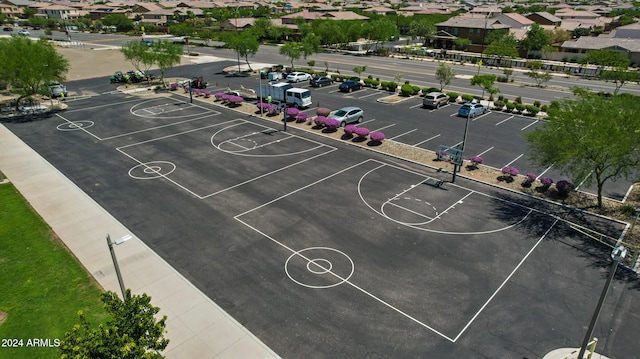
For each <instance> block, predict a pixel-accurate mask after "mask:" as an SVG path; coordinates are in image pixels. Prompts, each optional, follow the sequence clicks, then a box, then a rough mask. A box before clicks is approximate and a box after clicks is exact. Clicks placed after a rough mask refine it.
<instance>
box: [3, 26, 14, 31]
mask: <svg viewBox="0 0 640 359" xmlns="http://www.w3.org/2000/svg"><path fill="white" fill-rule="evenodd" d="M2 30H4V31H13V28H12V27H8V26H7V27H5V28H3V29H2Z"/></svg>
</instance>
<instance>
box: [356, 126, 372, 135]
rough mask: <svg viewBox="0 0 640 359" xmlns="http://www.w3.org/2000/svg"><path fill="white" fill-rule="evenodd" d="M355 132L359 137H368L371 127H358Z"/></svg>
mask: <svg viewBox="0 0 640 359" xmlns="http://www.w3.org/2000/svg"><path fill="white" fill-rule="evenodd" d="M355 133H356V135H357V136H358V137H367V135H369V129H368V128H364V127H358V128H356V132H355Z"/></svg>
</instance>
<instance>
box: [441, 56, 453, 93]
mask: <svg viewBox="0 0 640 359" xmlns="http://www.w3.org/2000/svg"><path fill="white" fill-rule="evenodd" d="M455 75H456V72H455V70H453V68H452V67H451V66H449V65H447V64H446V63H444V62H441V63H440V65H438V68H437V69H436V80H438V82H440V91H442V89H443V88H445V86H449V85H450V84H451V80H453V77H454V76H455Z"/></svg>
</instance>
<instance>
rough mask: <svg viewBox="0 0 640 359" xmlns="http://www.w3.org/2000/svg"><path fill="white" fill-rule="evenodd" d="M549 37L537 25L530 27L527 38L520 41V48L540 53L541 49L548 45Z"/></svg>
mask: <svg viewBox="0 0 640 359" xmlns="http://www.w3.org/2000/svg"><path fill="white" fill-rule="evenodd" d="M550 39H551V37H550V36H549V34H548V33H547V32H546V31H545V30H544V29H543V28H542V26H540V25H538V24H533V25H531V28H530V29H529V31H527V36H526V37H525V38H524V39H523V40H522V41H520V48H522V49H524V50H527V51H540V50H542V48H543V47H545V46H547V45H549V41H550Z"/></svg>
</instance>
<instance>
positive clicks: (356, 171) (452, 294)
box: [7, 95, 638, 358]
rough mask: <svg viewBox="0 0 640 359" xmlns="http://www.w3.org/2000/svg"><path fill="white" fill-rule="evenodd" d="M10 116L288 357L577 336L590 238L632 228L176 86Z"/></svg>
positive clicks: (557, 343)
mask: <svg viewBox="0 0 640 359" xmlns="http://www.w3.org/2000/svg"><path fill="white" fill-rule="evenodd" d="M7 127H9V128H10V129H11V130H12V131H14V132H15V133H16V134H18V135H19V136H20V137H21V138H23V139H24V140H25V142H27V143H28V144H30V145H31V146H32V147H33V148H34V149H35V150H36V151H38V152H39V153H41V154H42V155H43V156H44V157H45V158H46V159H47V160H49V161H50V162H51V163H52V164H53V165H54V166H56V167H57V168H59V169H60V170H61V171H62V172H63V173H65V174H66V175H67V176H68V177H69V178H70V179H71V180H73V181H74V182H75V183H76V184H78V185H79V186H80V187H81V188H83V189H84V190H85V191H86V192H87V193H88V194H89V195H91V196H92V197H93V198H94V199H96V200H97V201H98V203H101V204H102V205H103V206H104V207H105V209H106V210H107V211H109V212H110V213H112V214H113V215H114V216H115V217H116V218H118V219H119V220H120V221H122V223H123V224H125V226H127V227H128V228H130V229H131V230H132V232H134V233H135V234H136V235H137V236H138V237H139V238H141V239H142V240H143V241H145V242H146V243H147V244H148V245H149V246H150V247H151V248H153V249H154V250H156V252H158V253H159V254H160V255H161V256H163V258H165V259H166V260H167V261H168V262H169V263H170V264H172V265H173V266H174V267H175V268H176V269H177V270H178V271H180V272H181V273H183V274H184V275H185V276H186V277H187V278H189V279H190V280H191V281H192V282H193V283H194V284H195V285H196V286H197V287H199V288H200V289H201V290H202V291H203V292H204V293H205V294H207V295H208V296H209V297H211V298H212V299H213V300H214V301H216V302H217V303H218V304H219V305H221V306H222V307H223V308H224V309H225V310H227V311H228V312H229V313H230V314H231V315H232V316H233V317H234V318H236V319H237V320H239V321H240V322H241V323H243V324H244V325H245V326H247V328H248V329H249V330H251V331H252V332H253V333H254V334H256V335H257V336H258V337H259V338H260V339H261V340H263V341H264V342H265V344H267V345H268V346H270V347H271V348H272V349H273V350H275V351H276V352H277V353H278V354H280V355H282V356H283V357H291V358H298V357H381V358H384V357H419V356H420V357H438V358H449V357H451V358H453V357H460V355H463V356H464V357H469V358H476V357H477V358H489V357H490V358H495V357H514V358H516V357H524V356H530V357H538V356H539V357H541V356H542V355H544V354H545V353H546V352H548V351H550V350H553V349H555V348H557V347H562V346H566V343H567V341H570V342H571V343H573V342H576V343H577V344H576V345H578V344H579V342H580V341H581V340H582V336H583V335H584V330H585V329H586V328H585V327H586V324H587V322H588V318H589V315H590V314H591V311H592V310H593V306H594V305H595V302H596V301H597V297H598V294H599V292H598V291H594V290H593V288H594V287H598V288H600V287H599V286H600V285H601V281H603V280H604V277H603V276H602V270H603V269H606V268H607V266H608V262H606V261H603V262H600V261H599V258H602V257H603V256H604V258H606V256H607V251H608V249H606V248H604V249H603V248H599V247H597V246H594V244H593V242H592V241H590V240H589V238H590V237H591V236H606V237H608V238H610V239H614V240H615V239H616V238H618V237H619V236H620V233H621V232H622V230H623V229H624V225H622V224H620V223H616V222H611V221H608V220H606V219H602V218H598V217H595V216H591V215H589V214H586V213H578V212H572V211H569V210H567V209H562V208H560V207H559V206H555V205H553V204H550V203H545V202H541V201H538V200H536V199H532V198H527V197H523V196H519V195H516V194H513V193H509V192H506V191H501V190H498V189H495V188H493V187H490V186H485V185H482V184H478V183H475V182H471V181H466V180H464V179H462V178H460V179H459V180H458V181H457V184H451V183H448V182H447V183H444V184H441V185H439V184H438V182H439V181H440V180H446V181H448V180H450V174H444V173H437V172H436V171H435V170H433V169H429V168H425V167H421V166H415V165H412V164H409V163H406V162H404V161H400V160H395V159H392V158H389V157H386V156H383V155H380V154H377V153H374V152H371V151H366V150H362V149H357V148H353V147H351V146H349V145H346V144H344V143H342V142H340V141H334V140H330V139H326V138H323V137H320V136H316V135H311V134H305V133H303V132H300V131H297V130H295V129H290V130H289V131H287V132H283V131H281V126H279V124H278V123H275V122H271V121H268V120H262V119H257V118H254V117H251V116H247V115H246V114H240V113H238V112H234V111H230V110H228V109H225V108H220V107H217V106H215V105H213V104H210V103H202V102H199V101H197V100H194V103H193V104H190V103H188V98H186V100H185V97H183V96H175V95H170V96H166V97H159V98H136V97H133V96H129V95H107V96H102V97H99V99H98V98H96V101H92V100H91V99H85V100H78V101H74V102H72V103H71V107H70V109H69V110H68V111H65V112H62V113H60V114H59V116H56V117H52V118H50V119H47V120H43V121H35V122H30V123H22V124H7ZM594 248H595V249H594ZM556 256H558V257H557V258H556ZM551 257H552V258H553V259H549V258H551ZM594 278H597V280H594ZM625 285H626V284H625V282H624V281H622V280H617V281H616V286H617V287H616V288H614V289H613V290H612V292H611V296H612V297H614V298H617V300H616V302H615V305H609V306H605V309H604V312H603V315H602V318H603V320H604V321H605V322H607V324H608V326H606V327H604V326H603V328H599V331H598V332H597V333H596V334H597V335H599V337H602V338H606V337H607V335H606V334H605V333H608V331H609V329H610V327H612V328H616V329H617V328H624V330H625V331H626V330H636V329H637V328H636V326H637V325H635V324H633V323H637V321H636V322H633V321H632V322H629V321H627V320H626V319H624V318H622V319H621V318H617V317H616V316H615V315H614V314H612V313H614V309H615V308H617V307H619V306H621V305H622V304H620V303H636V302H638V301H633V300H632V299H634V298H637V297H638V290H637V289H636V290H635V291H632V292H631V294H629V291H628V290H627V289H625ZM567 288H570V293H569V294H567V293H565V291H566V289H567ZM538 293H544V299H543V300H541V298H539V296H538ZM624 294H626V295H627V297H626V298H623V295H624ZM567 295H569V296H570V298H568V297H567ZM621 298H622V299H621ZM568 301H571V309H570V310H567V308H566V307H567V302H568ZM541 302H542V303H543V305H540V303H541ZM624 305H627V306H630V305H632V304H624ZM514 311H515V312H514ZM576 318H584V320H578V319H576ZM612 318H613V319H612ZM504 326H506V327H508V328H509V329H510V330H504V329H503V327H504ZM550 327H554V328H555V329H554V330H555V332H550V331H549V328H550ZM558 333H561V334H558ZM603 341H604V344H603V345H605V346H608V347H611V349H610V350H611V351H613V352H615V350H618V349H616V348H619V347H620V346H621V345H624V346H625V347H626V348H629V347H632V346H637V343H635V342H634V343H628V342H627V341H626V337H624V336H623V335H618V336H617V337H616V340H613V339H612V340H611V341H607V340H603ZM513 343H518V344H517V345H514V344H513Z"/></svg>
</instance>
